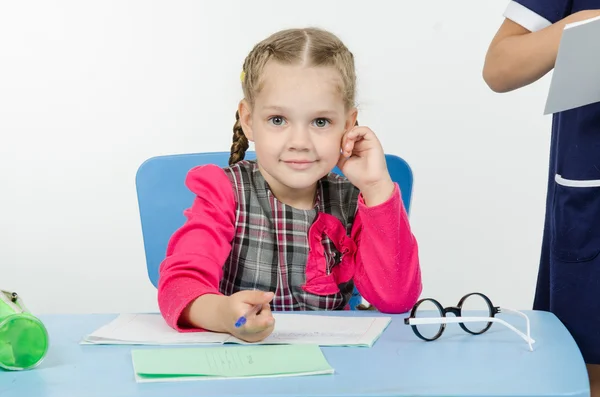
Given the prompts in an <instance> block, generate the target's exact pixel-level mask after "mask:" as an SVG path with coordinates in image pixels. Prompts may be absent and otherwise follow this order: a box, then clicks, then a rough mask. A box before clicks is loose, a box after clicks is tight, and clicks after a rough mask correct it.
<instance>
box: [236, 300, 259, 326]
mask: <svg viewBox="0 0 600 397" xmlns="http://www.w3.org/2000/svg"><path fill="white" fill-rule="evenodd" d="M260 309H262V305H254V307H252V308H251V309H250V310H248V311H247V312H246V314H244V315H243V316H242V317H240V318H238V320H237V321H236V322H235V327H236V328H239V327H241V326H242V325H244V324H246V321H247V319H248V316H250V315H251V314H255V313H258V311H259V310H260Z"/></svg>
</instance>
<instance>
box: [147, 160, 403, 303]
mask: <svg viewBox="0 0 600 397" xmlns="http://www.w3.org/2000/svg"><path fill="white" fill-rule="evenodd" d="M245 158H246V159H249V160H251V159H255V158H256V155H255V153H254V152H247V153H246V157H245ZM228 161H229V153H228V152H214V153H193V154H176V155H166V156H157V157H152V158H150V159H148V160H146V161H145V162H144V163H143V164H142V165H141V166H140V167H139V169H138V171H137V174H136V189H137V198H138V206H139V210H140V219H141V225H142V237H143V241H144V251H145V254H146V267H147V271H148V277H149V278H150V281H151V282H152V284H153V285H154V286H155V287H156V286H158V274H159V272H158V270H159V266H160V263H161V262H162V260H163V259H164V257H165V252H166V250H167V244H168V242H169V239H170V238H171V235H172V234H173V233H174V232H175V231H176V230H177V229H178V228H179V227H181V226H182V225H183V223H184V222H185V220H186V219H185V216H184V215H183V211H184V210H185V209H186V208H189V207H190V206H191V204H192V202H193V200H194V194H193V193H192V192H190V190H189V189H188V188H187V187H186V186H185V184H184V180H185V177H186V175H187V173H188V171H189V170H190V169H192V168H193V167H195V166H198V165H203V164H215V165H217V166H220V167H226V166H227V165H228ZM386 162H387V166H388V170H389V172H390V175H391V177H392V179H393V180H394V181H395V182H397V183H398V185H399V186H400V188H401V190H402V200H403V202H404V206H405V207H406V211H407V212H408V211H409V210H410V202H411V195H412V187H413V175H412V170H411V168H410V166H409V165H408V163H406V161H404V160H403V159H401V158H400V157H397V156H394V155H391V154H386ZM334 172H336V173H338V174H340V175H343V174H342V172H341V171H340V170H339V169H338V168H337V167H336V169H334ZM360 302H361V297H360V295H359V294H358V292H357V291H356V289H355V291H354V295H353V297H352V299H351V300H350V307H351V308H352V309H354V308H355V307H356V306H357V305H358V304H359V303H360Z"/></svg>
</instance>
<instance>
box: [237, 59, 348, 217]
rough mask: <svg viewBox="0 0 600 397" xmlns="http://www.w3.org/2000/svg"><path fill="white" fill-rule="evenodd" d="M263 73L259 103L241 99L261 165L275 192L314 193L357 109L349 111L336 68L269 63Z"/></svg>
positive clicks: (333, 161)
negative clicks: (249, 102) (252, 103)
mask: <svg viewBox="0 0 600 397" xmlns="http://www.w3.org/2000/svg"><path fill="white" fill-rule="evenodd" d="M262 76H263V77H262V84H261V87H260V91H259V93H258V94H257V95H256V97H255V101H254V106H253V107H252V108H250V106H249V104H248V103H247V102H246V101H242V102H241V103H240V108H239V110H240V120H241V123H242V128H243V129H244V133H245V134H246V136H247V138H248V140H250V141H253V142H254V146H255V150H256V157H257V162H258V165H259V169H260V170H261V173H262V174H263V176H264V177H265V179H266V181H267V182H268V183H269V185H270V187H271V189H272V190H273V192H274V194H275V195H276V196H278V197H279V196H283V197H286V198H294V197H306V198H307V199H308V197H314V191H315V188H316V182H317V181H318V180H319V179H321V178H322V177H323V176H325V175H327V174H328V173H329V172H331V170H332V169H333V168H334V167H335V166H336V164H337V162H338V160H339V158H340V148H341V140H342V137H343V135H344V133H345V132H347V131H349V130H350V129H351V128H352V127H353V126H354V123H355V121H356V115H357V111H356V109H350V110H348V109H346V107H345V104H344V101H343V98H342V93H341V89H340V88H341V87H342V80H341V77H340V75H339V72H338V71H337V70H336V69H334V68H332V67H305V66H296V65H283V64H280V63H278V62H269V63H268V64H267V65H266V66H265V68H264V70H263V74H262ZM280 199H281V198H280ZM288 204H289V203H288ZM300 205H302V204H300ZM303 205H304V206H307V207H309V208H310V205H312V203H310V204H309V203H304V204H303Z"/></svg>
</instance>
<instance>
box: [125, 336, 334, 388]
mask: <svg viewBox="0 0 600 397" xmlns="http://www.w3.org/2000/svg"><path fill="white" fill-rule="evenodd" d="M131 354H132V358H133V366H134V370H135V373H136V379H137V380H138V382H141V381H144V380H146V381H158V380H162V381H166V380H171V381H173V380H183V379H181V378H185V377H194V378H198V379H202V378H207V379H208V378H210V379H214V378H246V377H265V376H300V375H318V374H330V373H333V368H331V366H330V365H329V363H328V362H327V360H326V359H325V356H324V355H323V353H322V352H321V349H320V348H319V346H318V345H253V346H218V347H197V348H162V349H140V350H133V351H132V353H131Z"/></svg>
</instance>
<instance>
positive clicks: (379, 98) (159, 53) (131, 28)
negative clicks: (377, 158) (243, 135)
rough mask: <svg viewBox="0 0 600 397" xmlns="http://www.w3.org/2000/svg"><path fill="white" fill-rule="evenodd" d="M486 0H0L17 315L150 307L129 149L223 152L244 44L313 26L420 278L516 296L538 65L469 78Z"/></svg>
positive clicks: (10, 270)
mask: <svg viewBox="0 0 600 397" xmlns="http://www.w3.org/2000/svg"><path fill="white" fill-rule="evenodd" d="M506 2H507V0H486V1H481V0H462V1H452V2H450V1H447V0H435V1H433V0H432V1H423V2H417V1H411V2H409V1H406V0H402V1H399V0H388V1H377V2H375V1H373V2H370V1H369V2H367V1H364V0H362V1H348V0H347V1H344V2H341V1H337V2H334V1H328V2H323V3H321V4H319V3H320V2H318V1H314V0H310V1H307V0H304V1H302V2H281V1H274V0H272V1H266V0H261V1H257V0H253V1H233V0H227V1H223V0H219V1H213V2H201V1H191V0H189V1H156V0H155V1H147V0H139V1H121V0H118V1H117V0H112V1H102V2H81V1H76V0H72V1H66V0H62V1H58V2H51V3H50V2H45V1H37V2H35V3H34V4H32V2H8V1H6V2H2V3H0V4H1V5H0V138H1V139H0V170H1V171H0V172H1V173H0V177H1V179H0V183H1V184H0V189H1V194H0V200H1V201H0V220H1V222H0V238H1V239H0V287H2V288H5V289H11V290H16V291H18V292H20V294H21V295H23V296H24V298H25V301H26V302H27V303H28V304H29V306H30V307H31V309H32V310H33V311H34V312H37V313H51V312H60V313H62V312H126V311H149V310H150V311H151V310H156V308H157V306H156V291H155V289H154V287H152V286H151V284H150V282H149V281H148V280H147V277H146V273H145V272H146V270H145V263H144V253H143V245H142V239H141V231H140V225H139V218H138V212H137V202H136V195H135V186H134V176H135V172H136V169H137V167H138V166H139V165H140V164H141V163H142V161H144V160H145V159H146V158H148V157H151V156H155V155H160V154H168V153H183V152H197V151H220V150H228V149H229V145H230V139H231V127H232V125H233V117H234V111H235V107H236V105H237V102H238V101H239V99H240V95H241V89H240V86H239V74H240V70H241V65H242V62H243V59H244V57H245V55H246V53H247V52H248V51H249V50H250V48H251V46H252V45H253V44H254V43H255V42H257V41H259V40H261V39H262V38H264V37H265V36H266V35H268V34H270V33H271V32H273V31H275V30H278V29H280V28H284V27H290V26H305V25H317V26H321V27H325V28H328V29H330V30H332V31H334V32H335V33H337V34H339V35H340V36H341V38H342V39H343V40H344V41H345V42H346V44H347V45H348V46H349V47H350V48H351V50H352V51H353V52H354V53H355V56H356V58H357V63H358V64H357V67H358V74H359V80H360V81H359V95H358V99H359V104H360V109H361V113H360V115H359V117H360V122H361V124H364V125H368V126H370V127H371V128H373V130H374V131H375V132H376V133H377V134H378V135H379V137H380V138H381V140H382V141H383V144H384V146H385V148H386V151H387V152H390V153H395V154H398V155H400V156H403V157H404V158H405V159H407V160H408V161H409V162H410V164H411V165H412V166H413V168H414V173H415V191H414V200H413V208H412V213H411V220H412V225H413V227H414V232H415V234H416V236H417V238H418V240H419V243H420V249H421V263H422V267H423V272H424V283H425V288H424V293H423V296H433V297H436V298H439V299H440V300H442V302H443V303H444V304H448V305H449V304H454V303H456V302H457V300H458V299H459V297H460V296H461V295H462V294H464V293H466V292H471V291H474V290H478V291H482V292H485V293H487V294H489V296H490V297H491V298H492V299H493V300H494V301H495V302H497V303H498V304H502V305H508V306H515V307H519V308H524V309H528V308H530V305H531V301H532V297H533V291H534V285H535V278H536V273H537V265H538V257H539V246H540V241H541V232H542V223H543V214H544V200H545V187H546V185H545V181H546V167H547V164H548V149H549V136H550V134H549V129H550V118H548V117H543V116H542V111H543V106H544V101H545V95H546V93H547V88H548V83H549V77H548V76H547V77H546V78H545V79H543V80H542V81H540V82H539V83H538V84H536V85H534V86H531V87H528V88H525V89H523V90H521V91H518V92H515V93H511V94H504V95H498V94H494V93H492V92H491V91H490V90H489V89H488V88H487V86H486V85H485V84H484V82H483V80H482V78H481V69H482V65H483V60H484V56H485V52H486V49H487V46H488V44H489V41H490V40H491V38H492V36H493V34H494V32H495V30H496V29H497V27H498V26H499V24H500V23H501V21H502V12H503V11H504V8H505V5H506ZM317 4H319V5H317Z"/></svg>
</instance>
